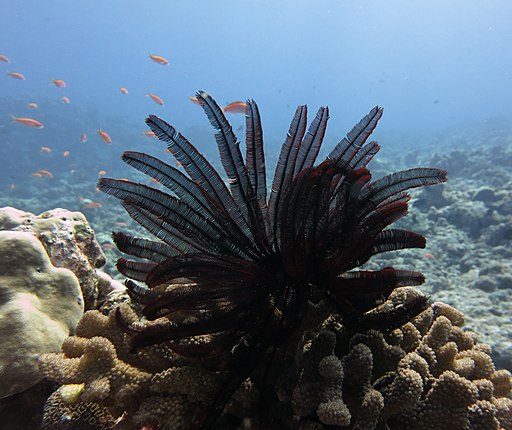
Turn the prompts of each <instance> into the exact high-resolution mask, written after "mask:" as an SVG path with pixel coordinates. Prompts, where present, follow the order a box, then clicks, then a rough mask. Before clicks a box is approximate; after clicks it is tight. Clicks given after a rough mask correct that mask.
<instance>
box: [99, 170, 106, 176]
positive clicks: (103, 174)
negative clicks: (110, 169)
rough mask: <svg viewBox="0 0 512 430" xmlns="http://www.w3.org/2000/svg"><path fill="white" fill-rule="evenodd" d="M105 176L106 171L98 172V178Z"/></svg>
mask: <svg viewBox="0 0 512 430" xmlns="http://www.w3.org/2000/svg"><path fill="white" fill-rule="evenodd" d="M106 174H107V171H106V170H100V171H99V172H98V176H105V175H106Z"/></svg>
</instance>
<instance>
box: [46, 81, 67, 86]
mask: <svg viewBox="0 0 512 430" xmlns="http://www.w3.org/2000/svg"><path fill="white" fill-rule="evenodd" d="M48 85H55V86H56V87H59V88H66V87H67V84H66V82H64V81H63V80H62V79H54V80H52V81H51V82H50V83H49V84H48Z"/></svg>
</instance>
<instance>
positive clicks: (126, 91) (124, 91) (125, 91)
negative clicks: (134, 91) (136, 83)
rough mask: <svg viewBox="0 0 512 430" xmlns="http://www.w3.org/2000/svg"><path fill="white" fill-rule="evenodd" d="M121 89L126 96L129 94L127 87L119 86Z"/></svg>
mask: <svg viewBox="0 0 512 430" xmlns="http://www.w3.org/2000/svg"><path fill="white" fill-rule="evenodd" d="M119 91H121V92H122V93H123V94H124V95H125V96H127V95H128V90H127V89H126V88H125V87H121V88H119Z"/></svg>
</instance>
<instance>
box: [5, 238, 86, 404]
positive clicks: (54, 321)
mask: <svg viewBox="0 0 512 430" xmlns="http://www.w3.org/2000/svg"><path fill="white" fill-rule="evenodd" d="M82 313H83V299H82V293H81V291H80V286H79V284H78V280H77V278H76V277H75V275H74V274H73V273H72V272H71V271H70V270H67V269H62V268H56V267H54V266H53V265H52V263H51V261H50V259H49V257H48V255H47V253H46V251H45V249H44V247H43V246H42V244H41V242H39V240H37V238H36V237H34V235H32V234H30V233H24V232H21V231H0V336H1V338H2V348H0V380H1V381H2V383H1V384H0V398H3V397H6V396H10V395H12V394H16V393H20V392H22V391H24V390H26V389H28V388H29V387H31V386H33V385H35V384H36V383H37V382H39V381H41V380H42V379H43V375H42V374H41V373H40V371H39V369H38V365H37V357H38V356H39V355H40V354H43V353H47V352H57V351H59V349H60V344H61V343H62V341H63V340H64V339H65V338H66V336H69V334H71V333H72V332H73V331H74V329H75V326H76V324H77V322H78V320H79V319H80V317H81V315H82Z"/></svg>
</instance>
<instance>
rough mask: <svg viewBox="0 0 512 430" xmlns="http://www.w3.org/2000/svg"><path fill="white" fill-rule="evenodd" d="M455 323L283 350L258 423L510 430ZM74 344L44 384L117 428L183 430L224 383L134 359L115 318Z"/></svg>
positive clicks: (338, 330)
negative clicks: (264, 416)
mask: <svg viewBox="0 0 512 430" xmlns="http://www.w3.org/2000/svg"><path fill="white" fill-rule="evenodd" d="M414 294H415V293H414V292H413V291H411V289H406V291H400V289H398V290H397V292H396V295H395V293H393V294H392V295H391V298H390V303H385V304H383V305H382V307H381V309H382V310H383V311H384V312H386V311H389V310H390V309H393V308H394V307H396V306H400V300H407V299H408V298H410V297H414ZM122 309H123V310H122V314H123V316H122V319H123V321H124V322H125V323H127V324H129V325H132V326H133V327H137V326H138V325H140V324H147V322H144V321H139V317H138V316H137V315H136V314H135V313H134V312H133V311H132V310H130V308H129V307H128V306H127V305H123V307H122ZM462 323H463V317H462V315H461V314H459V313H458V311H455V310H454V309H453V308H452V307H450V306H448V305H444V304H440V303H437V304H436V305H435V306H433V305H432V306H429V307H428V308H427V309H426V310H425V311H424V312H422V313H421V314H420V315H418V316H417V317H416V318H414V319H413V320H411V321H410V322H409V323H406V324H404V325H403V326H402V327H399V328H398V329H395V330H393V331H391V332H390V333H382V332H380V331H378V330H368V331H364V332H360V333H350V334H347V331H346V330H345V328H344V327H343V325H342V324H340V320H339V319H336V318H334V317H329V318H327V319H326V320H325V321H324V323H322V324H320V325H319V326H317V327H310V329H309V330H307V331H304V332H303V334H302V338H298V337H297V338H296V340H294V341H296V342H297V343H296V344H292V345H290V347H289V355H288V356H287V357H286V359H285V363H284V364H283V366H284V369H283V371H282V372H281V373H280V376H279V378H277V380H276V381H275V382H274V384H275V391H276V398H277V396H279V402H277V403H278V404H279V405H276V407H275V410H274V408H270V409H269V410H268V411H266V413H269V414H290V415H288V416H283V415H279V422H280V423H281V424H280V426H281V427H280V428H283V429H295V428H299V429H315V430H322V429H325V428H327V427H328V426H337V427H350V428H352V429H353V430H375V429H377V428H386V426H387V428H389V429H390V430H410V429H415V430H455V429H456V430H458V429H461V430H462V429H464V430H480V429H485V430H488V429H489V430H491V429H494V428H495V427H496V426H498V425H499V426H501V428H503V429H505V430H512V426H511V422H510V421H511V419H510V416H511V413H510V412H511V410H512V400H510V399H509V398H507V397H506V396H509V395H510V391H511V388H512V379H511V377H510V373H509V372H507V371H504V370H495V369H494V365H493V364H492V360H491V359H490V358H489V353H490V350H489V347H488V346H487V345H482V344H479V343H478V342H477V341H476V338H475V336H474V335H472V334H471V333H466V332H465V331H464V330H463V329H462V327H461V326H460V325H459V324H462ZM77 334H78V335H80V336H81V337H71V338H69V339H68V340H66V341H65V342H64V344H63V352H64V353H63V354H60V355H59V354H52V355H48V356H47V357H46V359H45V360H44V361H43V362H44V365H43V367H44V369H45V373H46V374H48V376H49V377H51V378H52V379H55V380H58V381H60V382H64V383H77V384H78V383H84V384H85V385H84V393H83V394H82V397H81V400H82V401H85V400H93V399H94V400H95V401H97V402H98V403H101V404H102V405H107V406H109V410H110V412H112V413H113V414H114V415H115V416H120V415H121V414H122V413H123V412H125V414H124V415H123V420H122V423H124V424H125V427H123V428H130V429H131V428H135V427H136V426H141V425H150V424H155V423H156V422H158V423H159V424H160V428H162V429H171V428H172V429H185V428H190V427H191V426H192V423H193V421H194V420H195V418H197V417H198V416H199V415H200V414H201V411H205V410H208V405H210V404H211V399H212V398H213V396H215V394H216V393H218V387H219V383H221V381H222V379H223V377H224V375H223V374H222V372H214V371H211V370H206V369H204V368H202V367H200V366H199V367H198V366H197V362H195V361H194V360H189V361H187V360H185V359H183V358H181V361H180V359H179V358H177V357H176V355H175V354H173V353H170V352H169V351H168V350H166V348H165V346H161V347H160V349H158V348H156V349H151V348H147V349H143V350H141V351H138V352H136V353H130V352H129V342H128V341H127V336H126V334H125V333H123V330H122V329H121V328H120V327H119V326H118V323H117V320H116V317H115V312H114V313H111V314H110V315H109V316H104V315H102V314H100V313H99V312H88V313H87V314H86V315H85V316H84V317H83V319H82V321H81V322H80V325H79V327H78V328H77ZM95 334H101V336H102V337H98V336H94V335H95ZM188 342H191V343H194V342H201V339H190V340H189V341H188ZM114 347H115V348H114ZM93 357H94V359H93ZM147 361H152V362H153V364H152V365H148V364H147ZM243 387H244V389H239V390H238V392H237V393H236V394H235V395H234V396H233V399H232V400H231V402H229V404H228V406H227V408H226V413H229V414H230V416H231V417H238V419H240V420H241V422H242V421H243V422H245V423H246V424H247V425H253V424H255V423H258V417H254V416H252V414H254V413H255V411H259V410H260V408H259V407H257V402H258V401H259V399H260V394H259V392H258V390H257V387H256V386H255V384H254V383H253V382H252V381H251V380H247V381H245V382H244V384H243ZM291 411H293V413H294V414H295V416H292V415H291ZM198 414H199V415H198ZM251 423H252V424H251ZM496 428H498V427H496Z"/></svg>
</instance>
